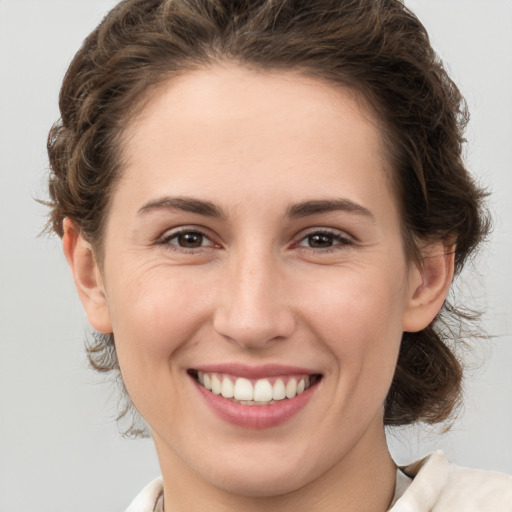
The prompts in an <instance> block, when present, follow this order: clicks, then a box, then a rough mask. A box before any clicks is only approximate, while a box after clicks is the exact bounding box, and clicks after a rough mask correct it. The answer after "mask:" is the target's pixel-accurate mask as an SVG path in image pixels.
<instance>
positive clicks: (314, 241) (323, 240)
mask: <svg viewBox="0 0 512 512" xmlns="http://www.w3.org/2000/svg"><path fill="white" fill-rule="evenodd" d="M352 244H353V241H352V239H351V238H350V237H349V236H348V235H345V233H344V232H343V231H337V230H336V231H333V232H331V231H311V232H309V234H306V235H305V236H304V237H303V238H302V239H301V240H300V241H299V243H298V246H299V247H304V248H307V249H317V250H321V249H331V248H332V249H336V248H339V249H342V248H343V247H346V246H348V245H352Z"/></svg>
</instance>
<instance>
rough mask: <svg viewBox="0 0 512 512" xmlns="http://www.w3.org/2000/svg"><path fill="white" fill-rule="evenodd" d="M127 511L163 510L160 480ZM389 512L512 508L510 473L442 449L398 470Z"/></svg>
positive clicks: (477, 511)
mask: <svg viewBox="0 0 512 512" xmlns="http://www.w3.org/2000/svg"><path fill="white" fill-rule="evenodd" d="M126 512H163V482H162V479H161V478H157V479H156V480H153V481H152V482H151V483H150V484H148V485H147V486H146V487H145V488H144V489H143V490H142V492H141V493H140V494H139V495H138V496H137V497H136V498H135V500H134V501H133V502H132V504H131V505H130V506H129V507H128V508H127V510H126ZM388 512H512V477H511V476H508V475H504V474H503V473H496V472H492V471H481V470H478V469H469V468H464V467H460V466H457V465H456V464H454V463H453V462H449V461H448V460H447V459H446V457H445V456H444V454H443V453H442V452H434V453H433V454H432V455H429V456H428V457H425V458H424V459H422V460H420V461H418V462H415V463H414V464H411V465H409V466H407V467H405V468H402V469H398V470H397V479H396V486H395V497H394V499H393V502H392V504H391V508H390V509H389V511H388Z"/></svg>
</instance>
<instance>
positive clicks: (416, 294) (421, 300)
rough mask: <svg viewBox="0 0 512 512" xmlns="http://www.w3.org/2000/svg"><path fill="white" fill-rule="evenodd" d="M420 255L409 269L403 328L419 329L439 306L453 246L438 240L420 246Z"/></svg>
mask: <svg viewBox="0 0 512 512" xmlns="http://www.w3.org/2000/svg"><path fill="white" fill-rule="evenodd" d="M421 255H422V259H421V262H420V263H418V264H414V265H412V267H411V269H410V273H409V281H408V285H409V298H408V303H407V306H406V309H405V312H404V317H403V330H404V331H407V332H417V331H421V330H422V329H424V328H425V327H427V326H428V325H429V324H430V323H431V322H432V320H434V318H435V317H436V315H437V314H438V313H439V311H440V310H441V308H442V306H443V304H444V301H445V299H446V296H447V294H448V290H449V289H450V285H451V283H452V279H453V272H454V256H455V246H454V245H452V246H446V245H444V244H443V243H441V242H438V243H434V244H428V245H427V246H425V247H424V248H422V250H421Z"/></svg>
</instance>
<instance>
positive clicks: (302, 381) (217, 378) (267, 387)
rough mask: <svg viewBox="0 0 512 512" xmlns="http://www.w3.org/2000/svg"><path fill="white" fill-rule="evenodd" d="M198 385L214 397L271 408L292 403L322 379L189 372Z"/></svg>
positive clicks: (319, 377) (316, 375) (308, 376)
mask: <svg viewBox="0 0 512 512" xmlns="http://www.w3.org/2000/svg"><path fill="white" fill-rule="evenodd" d="M188 373H189V375H190V376H191V377H193V378H194V379H195V380H196V382H197V383H198V384H199V385H200V386H202V387H203V388H205V389H207V390H208V391H210V392H211V393H213V394H214V395H221V396H222V397H224V398H226V399H228V400H230V401H232V402H236V403H239V404H242V405H270V404H275V403H278V402H280V401H282V400H291V399H293V398H295V397H296V396H298V395H301V394H302V393H304V391H306V390H307V389H309V388H310V387H312V386H314V385H316V384H317V383H318V382H319V381H320V380H321V378H322V376H321V375H320V374H314V375H284V376H277V377H269V378H262V379H247V378H244V377H235V376H233V375H227V374H222V373H214V372H202V371H199V370H194V369H191V370H189V371H188Z"/></svg>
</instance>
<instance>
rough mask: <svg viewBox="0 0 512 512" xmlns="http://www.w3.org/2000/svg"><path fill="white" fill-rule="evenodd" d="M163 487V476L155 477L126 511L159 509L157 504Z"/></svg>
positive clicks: (153, 510) (151, 511) (144, 511)
mask: <svg viewBox="0 0 512 512" xmlns="http://www.w3.org/2000/svg"><path fill="white" fill-rule="evenodd" d="M163 489H164V486H163V481H162V478H161V477H160V478H155V480H153V481H152V482H150V483H149V484H148V485H146V487H144V489H142V491H141V492H140V493H139V494H138V495H137V497H136V498H135V499H134V500H133V501H132V502H131V504H130V506H129V507H128V508H127V509H126V512H155V511H156V510H158V508H157V504H158V502H159V500H160V496H161V495H162V493H163Z"/></svg>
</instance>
